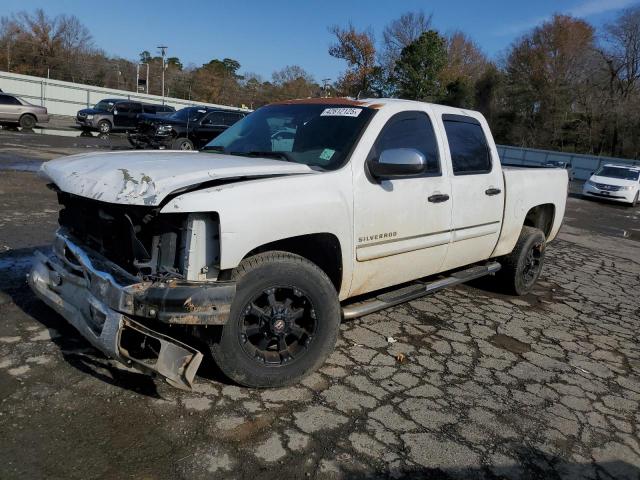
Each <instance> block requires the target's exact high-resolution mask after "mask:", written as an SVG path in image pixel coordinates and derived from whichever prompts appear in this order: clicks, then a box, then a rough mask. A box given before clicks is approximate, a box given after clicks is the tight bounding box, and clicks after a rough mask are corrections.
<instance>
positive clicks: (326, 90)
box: [322, 78, 331, 98]
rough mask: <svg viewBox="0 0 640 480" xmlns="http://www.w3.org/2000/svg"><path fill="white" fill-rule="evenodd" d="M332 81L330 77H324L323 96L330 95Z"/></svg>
mask: <svg viewBox="0 0 640 480" xmlns="http://www.w3.org/2000/svg"><path fill="white" fill-rule="evenodd" d="M330 81H331V79H330V78H323V79H322V96H323V97H325V98H327V97H328V96H329V82H330Z"/></svg>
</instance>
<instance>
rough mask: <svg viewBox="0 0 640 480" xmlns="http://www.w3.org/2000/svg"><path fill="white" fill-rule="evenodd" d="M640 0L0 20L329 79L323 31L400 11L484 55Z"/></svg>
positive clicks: (10, 5)
mask: <svg viewBox="0 0 640 480" xmlns="http://www.w3.org/2000/svg"><path fill="white" fill-rule="evenodd" d="M638 4H640V0H555V1H554V0H536V1H530V0H475V1H473V0H457V1H451V0H391V1H387V0H369V1H367V0H322V1H315V0H307V1H304V0H289V1H284V0H245V1H243V0H227V1H220V0H208V1H207V0H181V1H176V0H137V1H136V0H109V1H108V2H98V3H96V2H88V1H86V0H55V2H54V1H51V0H1V1H0V16H8V15H11V14H12V13H14V12H18V11H21V10H26V11H33V10H34V9H36V8H42V9H44V10H45V12H47V14H48V15H51V16H55V15H58V14H62V13H64V14H74V15H76V16H77V17H78V18H79V19H80V21H81V22H82V23H83V24H84V25H85V26H87V27H88V28H89V30H90V32H91V34H92V36H93V39H94V43H95V46H97V47H100V48H102V49H103V50H104V51H106V52H107V53H108V54H110V55H117V56H120V57H123V58H128V59H136V58H137V57H138V54H139V53H140V52H141V51H143V50H148V51H150V52H151V53H152V54H153V55H155V54H157V48H156V47H157V46H159V45H167V46H168V47H169V48H168V51H167V55H168V56H176V57H179V58H180V60H181V61H182V63H183V64H184V65H189V64H195V65H198V66H199V65H201V64H203V63H206V62H208V61H209V60H211V59H213V58H220V59H222V58H225V57H228V58H233V59H236V60H238V61H239V62H240V64H241V68H240V71H241V72H244V73H248V72H251V73H257V74H259V75H261V76H262V77H263V78H265V79H270V77H271V73H272V72H273V71H275V70H279V69H281V68H282V67H284V66H286V65H294V64H295V65H300V66H301V67H303V68H304V69H305V70H307V71H308V72H309V73H311V74H312V75H313V76H314V77H315V78H316V80H318V81H320V80H321V79H323V78H330V79H331V80H336V79H337V78H338V76H339V74H340V72H341V71H343V70H344V68H345V63H344V62H343V61H341V60H339V59H335V58H332V57H331V56H329V54H328V53H327V50H328V48H329V45H330V44H331V43H332V36H331V34H330V33H329V31H328V27H329V26H331V25H334V24H337V25H346V24H347V23H348V22H349V21H351V22H352V23H353V24H354V25H355V26H356V27H357V28H367V27H371V28H372V29H373V32H374V34H375V35H376V38H378V39H381V38H382V31H383V29H384V27H385V25H386V24H387V23H388V22H389V21H391V20H393V19H395V18H397V17H399V16H400V15H401V14H402V13H404V12H407V11H417V10H423V11H424V12H425V13H427V14H428V13H432V14H433V27H435V28H436V29H437V30H439V31H440V32H442V33H447V32H452V31H455V30H462V31H463V32H465V33H467V34H468V35H469V36H470V37H471V38H472V39H473V40H475V41H476V42H477V43H478V45H479V46H480V47H481V48H482V50H483V51H484V52H485V53H486V54H487V55H489V57H491V58H498V57H499V56H500V54H501V53H502V52H504V51H505V49H506V48H507V47H508V46H509V45H510V44H511V43H512V42H513V41H514V40H515V39H517V38H518V37H520V36H522V35H523V34H525V33H526V32H527V31H528V30H530V29H531V28H532V27H534V26H535V25H537V24H539V23H540V22H542V21H544V20H546V19H548V18H550V17H551V15H553V14H554V13H565V14H571V15H574V16H577V17H581V18H584V19H585V20H588V21H589V22H590V23H592V24H594V25H595V26H596V27H598V26H601V25H603V24H605V23H607V22H610V21H611V20H613V19H614V18H615V17H616V16H617V15H619V14H620V12H621V11H622V9H624V8H627V7H629V6H632V5H638Z"/></svg>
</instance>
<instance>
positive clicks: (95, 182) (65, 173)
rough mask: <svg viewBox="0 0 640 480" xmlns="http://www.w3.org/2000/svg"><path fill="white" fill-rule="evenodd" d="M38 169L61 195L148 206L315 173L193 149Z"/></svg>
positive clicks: (102, 156)
mask: <svg viewBox="0 0 640 480" xmlns="http://www.w3.org/2000/svg"><path fill="white" fill-rule="evenodd" d="M41 171H42V173H43V174H44V175H46V176H47V177H49V178H50V179H51V180H52V181H53V182H54V183H55V184H56V185H57V186H58V188H60V190H62V191H64V192H68V193H72V194H74V195H79V196H82V197H86V198H92V199H94V200H100V201H103V202H109V203H119V204H128V205H149V206H157V205H159V204H160V203H161V202H162V200H163V199H164V198H165V197H166V196H167V195H169V194H170V193H172V192H175V191H177V190H182V189H184V188H188V187H191V186H197V185H198V184H201V183H203V182H210V181H212V180H221V179H232V178H247V177H248V178H251V177H263V176H269V175H292V174H302V173H317V172H316V171H314V170H312V169H311V168H309V167H308V166H307V165H302V164H298V163H290V162H284V161H280V160H271V159H266V158H253V157H240V156H235V155H223V154H218V153H202V152H194V151H191V152H189V151H186V152H180V151H165V152H163V151H140V152H135V151H127V152H96V153H83V154H80V155H72V156H69V157H63V158H59V159H56V160H51V161H49V162H45V163H43V165H42V168H41Z"/></svg>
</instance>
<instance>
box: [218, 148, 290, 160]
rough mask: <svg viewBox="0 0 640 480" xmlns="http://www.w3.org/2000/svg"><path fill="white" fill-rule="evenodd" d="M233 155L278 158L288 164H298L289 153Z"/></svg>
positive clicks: (232, 153) (252, 152)
mask: <svg viewBox="0 0 640 480" xmlns="http://www.w3.org/2000/svg"><path fill="white" fill-rule="evenodd" d="M231 155H244V156H245V157H266V158H277V159H279V160H285V161H287V162H292V163H297V162H296V161H295V160H294V159H293V157H292V156H291V155H289V153H288V152H280V151H276V152H273V151H264V152H262V151H257V150H254V151H251V152H231Z"/></svg>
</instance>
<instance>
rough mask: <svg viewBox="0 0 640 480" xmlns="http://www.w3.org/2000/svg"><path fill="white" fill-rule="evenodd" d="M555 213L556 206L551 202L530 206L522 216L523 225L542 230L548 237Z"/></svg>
mask: <svg viewBox="0 0 640 480" xmlns="http://www.w3.org/2000/svg"><path fill="white" fill-rule="evenodd" d="M555 215H556V207H555V205H554V204H552V203H544V204H542V205H536V206H535V207H533V208H531V209H530V210H529V211H528V212H527V214H526V216H525V217H524V224H523V227H533V228H537V229H539V230H542V232H543V233H544V235H545V237H546V238H548V237H549V235H550V233H551V229H552V228H553V223H554V220H555Z"/></svg>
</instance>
